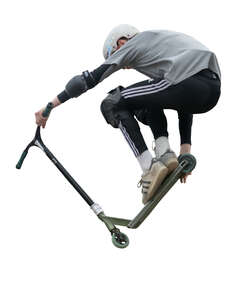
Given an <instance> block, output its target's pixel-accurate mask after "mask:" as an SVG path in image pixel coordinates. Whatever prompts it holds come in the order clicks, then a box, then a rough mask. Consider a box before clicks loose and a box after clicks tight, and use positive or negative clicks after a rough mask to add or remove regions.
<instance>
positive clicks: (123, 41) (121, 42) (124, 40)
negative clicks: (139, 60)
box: [117, 38, 127, 50]
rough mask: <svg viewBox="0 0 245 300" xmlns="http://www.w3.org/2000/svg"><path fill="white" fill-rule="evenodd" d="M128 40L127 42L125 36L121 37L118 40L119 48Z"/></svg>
mask: <svg viewBox="0 0 245 300" xmlns="http://www.w3.org/2000/svg"><path fill="white" fill-rule="evenodd" d="M126 42H127V40H126V39H124V38H123V39H119V40H118V41H117V50H118V49H120V48H121V47H122V46H123V45H124V44H125V43H126Z"/></svg>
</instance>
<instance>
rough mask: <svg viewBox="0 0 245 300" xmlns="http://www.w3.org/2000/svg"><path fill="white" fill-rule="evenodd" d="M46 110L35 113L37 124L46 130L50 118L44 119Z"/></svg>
mask: <svg viewBox="0 0 245 300" xmlns="http://www.w3.org/2000/svg"><path fill="white" fill-rule="evenodd" d="M44 110H45V108H42V109H40V110H39V111H37V112H36V113H35V118H36V124H37V125H38V126H42V128H45V126H46V123H47V120H48V117H46V118H44V117H43V112H44Z"/></svg>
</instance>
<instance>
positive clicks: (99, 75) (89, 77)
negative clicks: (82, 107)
mask: <svg viewBox="0 0 245 300" xmlns="http://www.w3.org/2000/svg"><path fill="white" fill-rule="evenodd" d="M119 69H120V67H118V66H117V65H109V64H103V65H101V66H100V67H99V68H97V69H95V70H94V71H92V72H89V71H85V72H83V73H82V74H81V75H77V76H74V77H73V78H72V79H71V80H70V81H69V82H68V83H67V85H66V87H65V90H64V91H62V92H61V93H60V94H59V95H58V96H57V98H58V100H59V101H60V103H64V102H65V101H67V100H69V99H71V98H76V97H79V96H80V95H81V94H83V93H85V92H86V91H87V90H89V89H92V88H93V87H95V86H96V85H97V84H98V83H99V82H101V81H102V80H104V79H105V78H106V77H108V76H109V75H111V74H112V73H114V72H116V71H117V70H119Z"/></svg>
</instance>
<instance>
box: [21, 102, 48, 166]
mask: <svg viewBox="0 0 245 300" xmlns="http://www.w3.org/2000/svg"><path fill="white" fill-rule="evenodd" d="M53 107H54V105H53V103H52V102H49V103H48V104H47V106H46V108H45V109H44V111H43V113H42V116H43V117H44V118H47V117H48V116H49V114H50V112H51V110H52V109H53ZM39 130H40V129H39V126H38V128H37V131H36V135H35V138H34V140H33V141H32V142H31V143H30V144H29V145H28V146H27V147H26V149H25V150H24V151H23V153H22V154H21V157H20V159H19V161H18V163H17V165H16V169H20V168H21V166H22V164H23V161H24V160H25V158H26V155H27V153H28V150H29V148H30V147H31V146H33V145H34V141H35V139H36V137H37V133H39V134H40V131H39Z"/></svg>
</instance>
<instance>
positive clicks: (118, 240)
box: [112, 232, 129, 248]
mask: <svg viewBox="0 0 245 300" xmlns="http://www.w3.org/2000/svg"><path fill="white" fill-rule="evenodd" d="M112 243H113V245H114V246H116V247H117V248H126V247H127V246H128V245H129V238H128V237H127V236H126V234H124V233H122V232H114V233H113V234H112Z"/></svg>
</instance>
